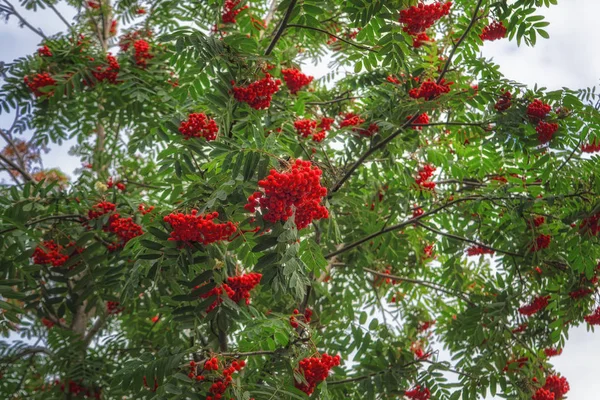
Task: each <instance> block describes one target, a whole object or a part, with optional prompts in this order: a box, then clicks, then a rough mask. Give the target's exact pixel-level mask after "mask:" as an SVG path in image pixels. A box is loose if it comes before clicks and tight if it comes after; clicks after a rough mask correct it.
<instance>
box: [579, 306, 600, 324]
mask: <svg viewBox="0 0 600 400" xmlns="http://www.w3.org/2000/svg"><path fill="white" fill-rule="evenodd" d="M583 319H584V320H585V322H587V323H588V324H590V325H600V307H598V308H596V309H595V310H594V312H593V313H591V314H590V315H586V316H585V317H583Z"/></svg>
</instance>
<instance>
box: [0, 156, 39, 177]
mask: <svg viewBox="0 0 600 400" xmlns="http://www.w3.org/2000/svg"><path fill="white" fill-rule="evenodd" d="M0 160H2V161H3V162H5V163H6V164H8V165H9V166H10V167H11V168H12V169H14V170H15V171H17V172H18V173H19V174H21V176H22V177H23V179H25V180H26V181H27V182H31V181H32V180H33V178H32V177H31V175H29V172H27V171H25V170H24V169H23V168H21V167H20V166H18V165H17V164H15V163H14V162H13V161H12V160H10V159H8V158H6V157H5V156H4V155H2V153H0Z"/></svg>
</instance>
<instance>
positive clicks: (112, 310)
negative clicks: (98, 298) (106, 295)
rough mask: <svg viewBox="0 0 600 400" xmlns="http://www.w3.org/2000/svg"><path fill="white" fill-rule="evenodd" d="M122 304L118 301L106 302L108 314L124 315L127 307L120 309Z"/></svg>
mask: <svg viewBox="0 0 600 400" xmlns="http://www.w3.org/2000/svg"><path fill="white" fill-rule="evenodd" d="M120 305H121V303H119V302H118V301H107V302H106V313H107V314H109V315H114V314H119V313H122V312H123V310H124V309H125V307H119V306H120Z"/></svg>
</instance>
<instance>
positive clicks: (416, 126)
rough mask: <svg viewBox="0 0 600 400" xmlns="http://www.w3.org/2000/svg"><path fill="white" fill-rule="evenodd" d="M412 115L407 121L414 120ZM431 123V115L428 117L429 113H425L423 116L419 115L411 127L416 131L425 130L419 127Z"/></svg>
mask: <svg viewBox="0 0 600 400" xmlns="http://www.w3.org/2000/svg"><path fill="white" fill-rule="evenodd" d="M412 117H413V116H412V115H409V116H408V117H406V120H407V121H410V119H411V118H412ZM428 123H429V115H427V113H426V112H425V113H423V114H421V115H419V116H418V117H417V118H416V119H415V120H414V121H413V122H412V123H411V126H412V128H413V129H414V130H416V131H417V130H418V131H420V130H423V127H421V126H419V125H426V124H428Z"/></svg>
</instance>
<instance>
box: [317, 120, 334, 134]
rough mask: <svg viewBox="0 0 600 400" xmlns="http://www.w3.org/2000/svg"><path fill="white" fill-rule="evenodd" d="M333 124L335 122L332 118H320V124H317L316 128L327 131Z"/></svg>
mask: <svg viewBox="0 0 600 400" xmlns="http://www.w3.org/2000/svg"><path fill="white" fill-rule="evenodd" d="M334 122H335V119H333V118H327V117H323V118H321V122H319V125H317V128H320V129H323V130H326V131H328V130H330V129H331V127H332V125H333V123H334Z"/></svg>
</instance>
